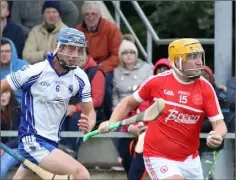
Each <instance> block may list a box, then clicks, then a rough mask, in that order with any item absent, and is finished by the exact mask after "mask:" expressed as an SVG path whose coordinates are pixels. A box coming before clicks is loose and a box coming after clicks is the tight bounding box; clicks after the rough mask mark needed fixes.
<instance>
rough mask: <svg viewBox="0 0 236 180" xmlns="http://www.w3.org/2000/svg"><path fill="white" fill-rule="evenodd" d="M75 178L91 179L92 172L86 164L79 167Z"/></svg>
mask: <svg viewBox="0 0 236 180" xmlns="http://www.w3.org/2000/svg"><path fill="white" fill-rule="evenodd" d="M73 177H74V179H81V180H89V179H90V174H89V172H88V170H87V169H86V168H85V167H84V166H80V167H77V168H76V169H75V173H74V175H73Z"/></svg>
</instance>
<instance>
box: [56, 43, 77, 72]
mask: <svg viewBox="0 0 236 180" xmlns="http://www.w3.org/2000/svg"><path fill="white" fill-rule="evenodd" d="M60 46H61V43H58V44H57V48H56V49H55V50H54V52H53V57H56V59H57V61H58V63H59V64H60V65H61V67H62V68H63V69H65V70H67V71H70V70H73V69H76V68H77V67H76V66H68V65H67V64H66V62H65V61H64V60H60V59H59V57H58V55H57V51H58V49H59V48H60Z"/></svg>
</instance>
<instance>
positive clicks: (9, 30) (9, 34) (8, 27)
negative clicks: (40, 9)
mask: <svg viewBox="0 0 236 180" xmlns="http://www.w3.org/2000/svg"><path fill="white" fill-rule="evenodd" d="M8 16H9V8H8V2H7V1H4V0H3V1H1V35H2V36H3V37H6V38H9V39H11V40H12V41H13V43H14V44H15V46H16V50H17V54H18V56H19V57H20V58H21V57H22V51H23V48H24V44H25V40H26V37H27V33H26V32H25V31H24V29H23V28H22V27H21V26H20V25H18V24H16V23H15V22H14V21H12V20H10V19H8Z"/></svg>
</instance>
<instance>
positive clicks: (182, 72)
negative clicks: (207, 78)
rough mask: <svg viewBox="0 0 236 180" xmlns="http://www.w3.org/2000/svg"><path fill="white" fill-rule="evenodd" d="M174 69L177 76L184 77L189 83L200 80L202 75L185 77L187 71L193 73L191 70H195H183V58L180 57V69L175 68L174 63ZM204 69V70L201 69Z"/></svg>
mask: <svg viewBox="0 0 236 180" xmlns="http://www.w3.org/2000/svg"><path fill="white" fill-rule="evenodd" d="M172 67H173V69H174V70H175V71H176V73H177V74H179V75H180V76H182V77H183V78H186V79H188V80H189V81H195V80H196V79H198V78H199V77H200V76H201V74H197V75H192V76H189V75H187V76H186V75H184V72H186V71H191V70H194V69H187V70H183V69H182V58H181V57H180V61H179V67H180V68H179V69H178V68H177V67H176V66H175V64H174V63H172ZM201 69H202V68H201Z"/></svg>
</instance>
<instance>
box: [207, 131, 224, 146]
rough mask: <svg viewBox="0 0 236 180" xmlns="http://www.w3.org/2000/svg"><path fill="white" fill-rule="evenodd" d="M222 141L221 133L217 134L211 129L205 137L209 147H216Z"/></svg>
mask: <svg viewBox="0 0 236 180" xmlns="http://www.w3.org/2000/svg"><path fill="white" fill-rule="evenodd" d="M222 142H223V138H222V136H221V135H219V134H217V133H216V132H215V131H211V132H210V133H209V135H208V137H207V146H208V147H210V148H217V147H219V146H220V145H221V144H222Z"/></svg>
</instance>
